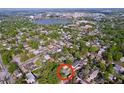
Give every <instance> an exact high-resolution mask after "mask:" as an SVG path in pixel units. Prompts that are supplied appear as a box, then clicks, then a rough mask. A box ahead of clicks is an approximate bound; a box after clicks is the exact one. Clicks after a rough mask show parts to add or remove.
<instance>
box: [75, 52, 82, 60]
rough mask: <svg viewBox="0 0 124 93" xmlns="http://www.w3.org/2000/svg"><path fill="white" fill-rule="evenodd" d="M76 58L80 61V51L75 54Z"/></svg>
mask: <svg viewBox="0 0 124 93" xmlns="http://www.w3.org/2000/svg"><path fill="white" fill-rule="evenodd" d="M75 57H76V58H77V59H80V57H81V55H80V52H79V51H77V52H75Z"/></svg>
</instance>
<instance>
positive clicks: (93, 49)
mask: <svg viewBox="0 0 124 93" xmlns="http://www.w3.org/2000/svg"><path fill="white" fill-rule="evenodd" d="M98 50H99V48H98V47H96V46H92V47H91V48H90V49H89V51H90V52H96V51H98Z"/></svg>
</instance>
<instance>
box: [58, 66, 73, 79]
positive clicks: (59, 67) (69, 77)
mask: <svg viewBox="0 0 124 93" xmlns="http://www.w3.org/2000/svg"><path fill="white" fill-rule="evenodd" d="M64 66H67V67H68V68H70V69H71V75H70V76H68V77H67V78H63V77H61V75H60V70H61V68H62V67H64ZM57 76H58V78H59V79H60V80H70V79H71V78H72V77H73V76H74V69H73V68H72V66H71V65H69V64H60V65H59V66H58V68H57Z"/></svg>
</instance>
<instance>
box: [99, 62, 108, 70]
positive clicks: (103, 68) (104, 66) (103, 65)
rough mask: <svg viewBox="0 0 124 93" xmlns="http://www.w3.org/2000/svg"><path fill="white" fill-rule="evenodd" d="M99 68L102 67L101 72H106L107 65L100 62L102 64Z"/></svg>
mask: <svg viewBox="0 0 124 93" xmlns="http://www.w3.org/2000/svg"><path fill="white" fill-rule="evenodd" d="M99 66H100V69H101V71H105V70H106V65H105V63H102V62H100V63H99Z"/></svg>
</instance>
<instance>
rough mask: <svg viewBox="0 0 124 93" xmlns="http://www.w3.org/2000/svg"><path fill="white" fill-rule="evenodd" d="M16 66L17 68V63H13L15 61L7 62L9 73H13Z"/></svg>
mask: <svg viewBox="0 0 124 93" xmlns="http://www.w3.org/2000/svg"><path fill="white" fill-rule="evenodd" d="M17 68H18V66H17V64H15V63H9V68H8V70H9V72H10V73H13V72H14V71H15V70H16V69H17Z"/></svg>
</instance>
